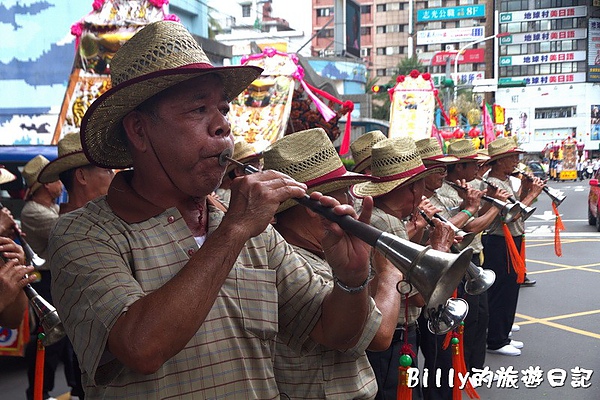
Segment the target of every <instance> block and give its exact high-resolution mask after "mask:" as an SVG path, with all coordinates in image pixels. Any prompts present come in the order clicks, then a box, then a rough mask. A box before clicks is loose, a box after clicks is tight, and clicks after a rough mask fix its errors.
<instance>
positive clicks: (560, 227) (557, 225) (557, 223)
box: [552, 202, 565, 257]
mask: <svg viewBox="0 0 600 400" xmlns="http://www.w3.org/2000/svg"><path fill="white" fill-rule="evenodd" d="M552 211H554V215H555V216H556V219H555V220H554V254H556V255H557V256H558V257H562V245H561V243H560V231H564V230H565V225H564V224H563V222H562V218H560V213H559V212H558V208H556V204H554V202H552Z"/></svg>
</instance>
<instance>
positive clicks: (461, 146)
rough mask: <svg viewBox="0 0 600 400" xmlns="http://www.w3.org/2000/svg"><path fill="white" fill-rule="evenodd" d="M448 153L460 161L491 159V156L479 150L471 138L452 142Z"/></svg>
mask: <svg viewBox="0 0 600 400" xmlns="http://www.w3.org/2000/svg"><path fill="white" fill-rule="evenodd" d="M447 154H448V155H449V156H454V157H456V158H458V159H459V160H458V162H459V163H461V162H469V161H487V160H489V157H487V156H485V155H483V154H480V153H478V152H477V149H475V146H474V145H473V142H472V141H471V139H460V140H456V141H454V142H452V143H450V144H449V145H448V151H447Z"/></svg>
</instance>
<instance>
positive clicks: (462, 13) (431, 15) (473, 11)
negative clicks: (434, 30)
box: [417, 4, 485, 22]
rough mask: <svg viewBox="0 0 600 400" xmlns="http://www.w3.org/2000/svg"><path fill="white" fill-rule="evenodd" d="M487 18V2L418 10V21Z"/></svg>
mask: <svg viewBox="0 0 600 400" xmlns="http://www.w3.org/2000/svg"><path fill="white" fill-rule="evenodd" d="M462 18H485V4H473V5H470V6H457V7H444V8H430V9H426V10H417V22H428V21H443V20H449V19H462Z"/></svg>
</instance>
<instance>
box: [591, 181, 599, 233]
mask: <svg viewBox="0 0 600 400" xmlns="http://www.w3.org/2000/svg"><path fill="white" fill-rule="evenodd" d="M599 179H600V170H597V171H596V172H595V173H594V176H593V177H592V179H590V192H589V194H588V223H589V224H590V225H596V230H597V231H598V232H600V216H598V210H600V185H598V180H599Z"/></svg>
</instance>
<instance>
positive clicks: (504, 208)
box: [446, 181, 521, 222]
mask: <svg viewBox="0 0 600 400" xmlns="http://www.w3.org/2000/svg"><path fill="white" fill-rule="evenodd" d="M446 183H447V184H448V185H450V186H452V187H453V188H455V189H457V190H462V191H464V192H466V191H467V189H466V188H464V187H462V186H460V185H458V184H456V183H454V182H452V181H446ZM481 199H482V200H485V201H487V202H488V203H491V204H492V205H493V206H494V207H496V208H497V209H499V210H500V215H501V216H502V218H504V220H505V221H507V222H511V221H514V220H515V219H516V218H517V217H518V216H519V214H520V213H521V206H519V205H518V204H516V203H515V204H509V203H506V202H504V201H500V200H498V199H494V198H493V197H490V196H488V195H485V194H484V195H483V197H482V198H481Z"/></svg>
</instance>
